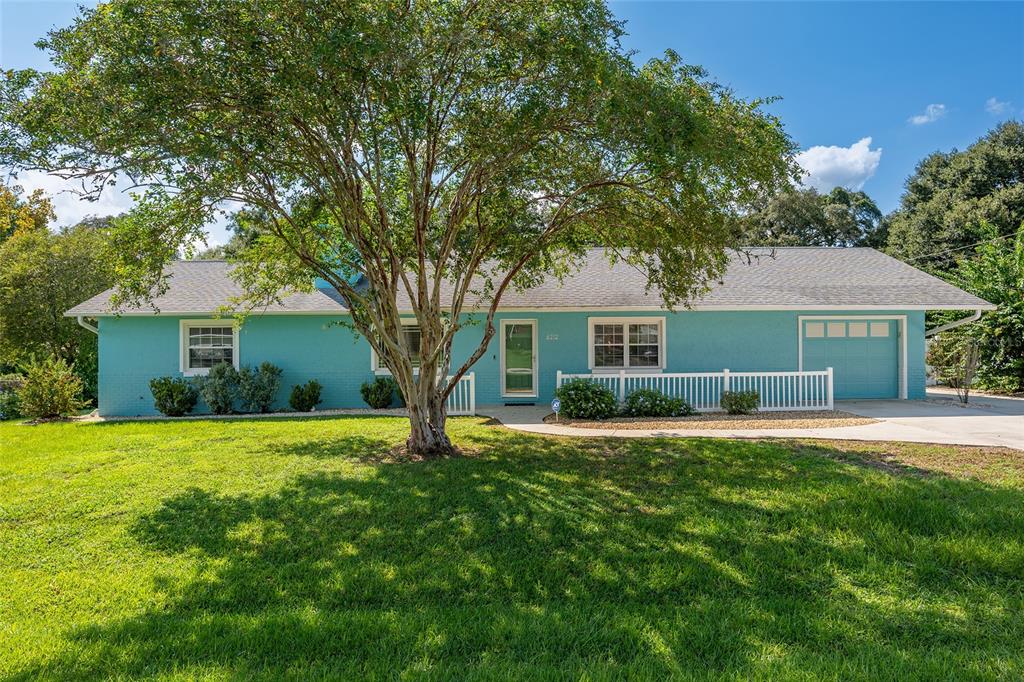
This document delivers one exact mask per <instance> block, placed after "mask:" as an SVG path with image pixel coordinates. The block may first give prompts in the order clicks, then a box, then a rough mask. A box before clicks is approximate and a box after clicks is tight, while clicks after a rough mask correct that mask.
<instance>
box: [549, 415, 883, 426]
mask: <svg viewBox="0 0 1024 682" xmlns="http://www.w3.org/2000/svg"><path fill="white" fill-rule="evenodd" d="M544 421H545V422H547V423H549V424H554V423H558V424H562V425H565V426H577V427H580V428H584V429H714V430H720V431H721V430H732V429H820V428H829V427H839V426H862V425H864V424H874V423H875V422H876V421H877V420H876V419H868V418H867V417H860V416H858V415H855V414H850V413H849V412H840V411H838V410H837V411H830V410H821V411H813V412H758V413H755V414H725V413H724V412H708V413H703V414H695V415H693V416H691V417H666V418H650V417H615V418H612V419H606V420H604V421H587V420H572V419H566V418H565V417H561V418H559V419H558V421H557V422H556V421H555V415H553V414H551V415H548V416H547V417H545V418H544Z"/></svg>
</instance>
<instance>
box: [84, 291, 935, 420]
mask: <svg viewBox="0 0 1024 682" xmlns="http://www.w3.org/2000/svg"><path fill="white" fill-rule="evenodd" d="M846 314H847V313H844V312H843V311H834V310H829V311H815V310H806V311H735V312H715V311H680V312H675V313H671V312H636V313H620V312H601V311H588V312H535V313H533V312H514V313H512V312H509V313H504V314H500V315H499V316H498V320H497V322H496V324H500V320H502V319H508V320H524V321H525V320H535V321H536V322H537V349H536V353H537V362H538V395H537V397H536V398H528V399H518V400H516V399H509V398H504V397H502V395H501V366H500V357H499V356H500V342H499V338H500V327H499V333H498V334H496V335H495V337H494V338H493V339H492V341H491V343H490V346H489V348H488V350H487V352H486V353H485V354H484V356H483V357H482V358H481V359H480V360H479V361H478V362H477V363H476V365H475V366H474V367H473V369H472V371H474V372H476V387H477V388H476V390H477V393H476V402H477V405H478V406H480V405H488V404H496V403H503V402H540V403H546V402H548V401H550V400H551V398H552V397H553V396H552V394H553V392H554V388H555V373H556V372H557V371H558V370H561V371H563V372H567V373H585V372H588V371H589V365H588V336H589V328H588V318H590V317H664V318H665V349H664V350H665V357H666V367H665V369H664V371H666V372H702V371H721V370H722V369H725V368H728V369H730V370H732V371H791V370H796V369H797V366H798V362H799V360H798V357H799V350H798V348H799V332H798V329H799V327H798V318H799V316H801V315H829V316H839V315H846ZM872 314H874V315H906V318H907V338H906V344H907V363H906V364H907V367H906V376H907V397H908V398H911V399H915V398H923V397H924V389H925V365H924V353H925V344H924V312H923V311H905V312H904V311H850V312H849V313H848V316H849V317H850V318H854V317H859V316H864V315H872ZM181 319H190V320H193V319H198V317H197V316H187V317H185V318H182V317H173V316H125V317H120V318H117V317H103V318H101V319H100V321H99V330H100V339H99V353H100V357H99V361H100V377H99V394H100V395H99V410H100V414H103V415H108V416H115V415H153V414H156V411H155V409H154V408H153V398H152V394H151V393H150V390H149V380H150V379H152V378H154V377H159V376H181V372H180V354H181V348H180V339H179V328H180V320H181ZM343 319H344V318H338V317H326V316H316V315H277V316H274V315H265V316H251V317H249V318H248V319H247V320H246V322H245V324H244V325H243V326H242V328H241V330H240V331H239V339H238V354H239V362H240V364H241V365H258V364H259V363H261V362H263V361H269V362H272V363H274V364H275V365H277V366H279V367H281V368H282V369H283V370H284V374H283V377H282V381H281V390H280V392H279V395H278V399H277V404H276V407H278V408H284V407H286V406H287V401H288V395H289V393H290V392H291V388H292V386H293V385H295V384H298V383H303V382H305V381H308V380H309V379H317V380H318V381H319V382H320V383H321V384H323V387H324V389H323V394H322V397H323V403H322V405H321V409H326V408H342V407H364V406H365V405H364V404H363V402H362V399H361V397H360V394H359V386H360V384H362V382H364V381H367V380H369V379H372V378H373V376H374V373H373V371H372V369H371V354H370V346H369V344H368V343H367V342H366V341H365V340H364V339H362V338H361V337H359V336H358V335H355V334H354V333H353V332H352V331H351V330H349V329H348V328H347V327H344V326H339V325H338V324H337V323H338V322H341V321H343ZM481 336H482V327H481V325H480V324H476V325H473V326H470V327H468V328H467V329H464V330H463V331H462V332H460V333H459V335H458V336H457V337H456V340H455V344H454V356H455V358H454V359H455V363H459V362H461V361H463V360H464V359H465V358H466V357H467V356H468V355H469V353H470V352H472V350H473V349H474V348H475V346H476V344H477V343H479V340H480V338H481ZM196 411H197V412H203V411H205V406H203V405H200V406H199V407H198V408H197V410H196Z"/></svg>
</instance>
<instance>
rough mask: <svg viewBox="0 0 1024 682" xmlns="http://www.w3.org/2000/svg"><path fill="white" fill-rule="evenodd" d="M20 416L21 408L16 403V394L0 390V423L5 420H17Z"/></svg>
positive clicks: (11, 391)
mask: <svg viewBox="0 0 1024 682" xmlns="http://www.w3.org/2000/svg"><path fill="white" fill-rule="evenodd" d="M20 416H21V406H20V405H19V403H18V392H17V391H13V390H0V421H3V420H5V419H17V418H18V417H20Z"/></svg>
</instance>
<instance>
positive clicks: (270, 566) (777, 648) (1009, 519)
mask: <svg viewBox="0 0 1024 682" xmlns="http://www.w3.org/2000/svg"><path fill="white" fill-rule="evenodd" d="M452 432H453V437H454V439H455V440H456V441H457V443H458V444H459V445H460V446H461V447H462V448H464V449H465V450H466V452H467V455H466V456H464V457H460V458H456V459H450V460H446V461H436V462H403V461H396V460H395V458H394V457H393V456H392V455H391V454H390V453H391V452H392V448H393V447H394V446H395V445H396V444H397V443H399V442H400V441H401V440H402V439H403V437H404V434H405V423H404V422H403V421H402V420H400V419H389V418H379V419H318V420H291V419H281V420H261V421H255V420H253V421H249V420H242V421H226V422H221V421H218V422H214V421H190V422H148V423H107V424H46V425H42V426H23V425H16V424H11V423H7V424H0V550H2V551H0V678H3V679H31V678H37V677H39V678H46V679H53V678H61V679H74V680H82V679H101V678H102V679H107V678H137V677H146V678H153V679H186V678H188V679H192V678H204V679H260V678H264V679H279V678H292V679H308V678H347V679H356V678H366V677H376V678H390V677H399V676H401V677H408V678H430V679H433V678H458V679H479V678H484V679H507V678H509V677H521V678H531V679H537V678H549V679H553V678H567V677H568V678H586V679H606V678H631V679H633V678H652V679H663V678H665V677H667V676H676V677H682V678H698V679H704V678H726V679H744V680H746V679H780V678H782V679H810V678H844V679H857V678H865V677H872V678H888V679H894V680H896V679H898V680H908V679H915V678H919V679H935V678H958V679H964V678H977V679H997V678H1001V679H1008V678H1020V677H1021V676H1024V465H1022V463H1021V461H1020V459H1019V455H1020V453H1018V454H1017V455H1013V454H1011V453H1009V452H1008V451H994V450H990V451H983V450H970V449H960V450H957V449H952V448H943V447H936V446H873V445H864V444H846V445H842V444H826V445H811V444H807V443H804V444H801V443H793V442H782V441H780V442H736V441H725V440H654V441H640V440H626V441H613V440H589V441H584V440H569V439H544V438H539V437H532V436H527V435H522V434H515V433H513V432H510V431H507V430H505V429H502V428H496V427H491V426H486V425H484V423H483V422H482V421H481V420H477V419H458V420H453V425H452Z"/></svg>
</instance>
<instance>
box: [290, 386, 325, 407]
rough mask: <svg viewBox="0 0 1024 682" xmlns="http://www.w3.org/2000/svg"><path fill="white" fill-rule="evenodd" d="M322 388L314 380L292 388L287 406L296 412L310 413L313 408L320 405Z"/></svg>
mask: <svg viewBox="0 0 1024 682" xmlns="http://www.w3.org/2000/svg"><path fill="white" fill-rule="evenodd" d="M321 388H323V387H322V386H321V385H320V382H319V381H317V380H316V379H310V380H309V381H307V382H306V383H304V384H298V385H296V386H294V387H293V388H292V394H291V397H289V398H288V404H289V405H291V406H292V409H293V410H295V411H296V412H312V411H313V408H315V407H316V406H317V405H319V404H320V389H321Z"/></svg>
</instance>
